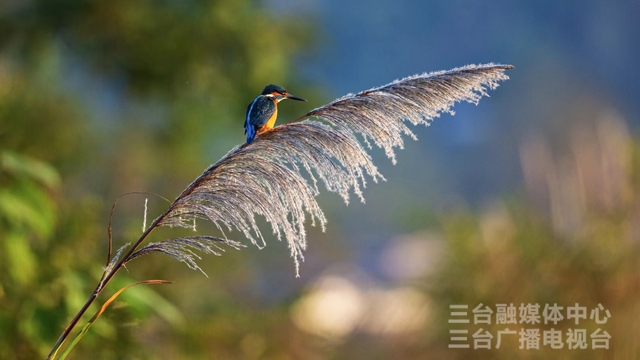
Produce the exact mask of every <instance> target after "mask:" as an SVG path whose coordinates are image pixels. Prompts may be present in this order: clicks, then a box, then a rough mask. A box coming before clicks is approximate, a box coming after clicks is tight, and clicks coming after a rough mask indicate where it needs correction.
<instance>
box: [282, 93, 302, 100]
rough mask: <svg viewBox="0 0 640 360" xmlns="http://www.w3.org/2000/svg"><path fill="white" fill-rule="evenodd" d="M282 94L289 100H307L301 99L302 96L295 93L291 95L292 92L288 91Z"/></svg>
mask: <svg viewBox="0 0 640 360" xmlns="http://www.w3.org/2000/svg"><path fill="white" fill-rule="evenodd" d="M284 96H285V97H286V98H287V99H291V100H298V101H307V100H305V99H303V98H301V97H298V96H295V95H292V94H289V93H286V94H285V95H284Z"/></svg>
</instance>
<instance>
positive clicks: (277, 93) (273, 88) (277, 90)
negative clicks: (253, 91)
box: [261, 84, 307, 101]
mask: <svg viewBox="0 0 640 360" xmlns="http://www.w3.org/2000/svg"><path fill="white" fill-rule="evenodd" d="M261 95H264V96H269V97H273V98H275V100H276V101H281V100H284V99H291V100H298V101H307V100H305V99H303V98H301V97H298V96H295V95H293V94H289V92H287V90H285V89H284V88H283V87H282V86H280V85H276V84H271V85H267V86H265V88H264V90H262V94H261Z"/></svg>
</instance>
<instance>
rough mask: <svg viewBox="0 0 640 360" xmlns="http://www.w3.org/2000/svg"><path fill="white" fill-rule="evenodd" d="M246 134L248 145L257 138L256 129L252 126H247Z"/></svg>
mask: <svg viewBox="0 0 640 360" xmlns="http://www.w3.org/2000/svg"><path fill="white" fill-rule="evenodd" d="M244 132H245V133H246V134H247V144H251V142H253V140H254V139H255V138H256V129H255V128H254V127H253V126H251V125H248V124H247V125H245V127H244Z"/></svg>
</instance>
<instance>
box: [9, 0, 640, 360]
mask: <svg viewBox="0 0 640 360" xmlns="http://www.w3.org/2000/svg"><path fill="white" fill-rule="evenodd" d="M639 18H640V3H639V2H637V1H632V0H628V1H615V2H605V1H589V0H587V1H583V0H580V1H578V0H569V1H562V2H557V1H519V2H512V1H506V0H498V1H492V2H469V1H457V0H454V1H446V2H444V1H442V2H430V1H415V0H414V1H410V0H396V1H393V2H389V1H380V0H368V1H363V0H356V1H350V2H346V1H338V0H327V1H319V0H265V1H248V0H212V1H198V0H191V1H178V0H165V1H125V0H113V1H107V2H105V1H93V0H65V1H49V0H26V1H25V0H4V1H2V2H0V358H2V359H16V358H19V359H31V358H43V357H44V356H45V355H46V354H47V353H48V352H49V350H50V349H51V347H52V345H53V344H54V343H55V340H56V339H57V337H58V336H59V334H60V333H61V331H62V330H63V328H64V327H65V326H66V324H67V323H68V321H69V320H70V318H71V317H72V316H73V315H74V314H75V313H76V312H77V311H78V309H79V308H80V307H81V306H82V304H83V303H84V301H85V300H86V298H87V297H88V296H89V295H90V294H91V292H92V291H93V289H94V287H95V285H96V283H97V281H98V279H99V278H100V274H101V271H102V268H103V266H104V260H105V257H106V250H107V231H106V230H107V223H108V220H109V211H110V209H111V205H112V202H113V201H114V200H115V199H116V198H117V197H118V196H119V195H121V194H123V193H125V192H130V191H149V192H154V193H158V194H160V195H162V196H164V197H167V198H170V199H173V198H175V197H176V196H177V195H178V194H179V193H180V192H181V190H182V189H183V188H185V187H186V186H187V185H188V184H189V183H190V182H191V181H192V180H193V179H195V178H196V177H197V176H198V175H199V174H200V173H201V171H202V170H203V169H205V168H206V167H207V166H208V165H209V164H211V163H213V162H215V161H216V160H218V159H219V158H220V157H222V156H223V155H224V154H225V153H226V152H227V151H228V150H230V149H231V148H232V147H233V146H235V145H236V144H239V143H242V142H243V141H244V140H245V137H244V134H243V128H242V124H243V118H244V114H245V111H246V106H247V104H248V103H249V102H250V101H251V100H252V99H253V98H254V97H255V96H256V95H257V94H259V92H260V91H261V90H262V88H263V87H264V85H266V84H269V83H277V84H280V85H283V86H285V87H286V88H287V89H288V90H289V91H291V92H292V93H294V94H296V95H299V96H302V97H304V98H306V99H308V100H309V102H307V103H297V102H288V103H284V104H283V105H282V106H281V107H280V117H279V121H280V123H282V122H284V121H286V120H287V119H292V118H294V117H296V116H299V115H301V114H304V113H305V112H306V111H308V110H310V109H312V108H314V107H316V106H320V105H322V104H325V103H326V102H328V101H330V100H332V99H334V98H336V97H338V96H341V95H344V94H345V93H348V92H357V91H361V90H365V89H367V88H370V87H374V86H379V85H382V84H385V83H387V82H390V81H392V80H394V79H397V78H401V77H404V76H408V75H412V74H415V73H422V72H425V71H427V72H428V71H435V70H445V69H450V68H453V67H458V66H463V65H466V64H470V63H486V62H497V63H507V64H513V65H515V66H516V68H515V69H514V70H511V71H509V72H508V75H509V76H510V77H511V80H509V81H507V82H504V83H502V84H501V86H500V88H498V89H497V90H495V91H491V92H490V96H491V97H490V98H484V99H482V100H481V101H480V103H479V105H478V106H474V105H470V104H458V105H457V106H456V107H455V110H456V115H455V116H453V117H452V116H450V115H448V114H447V115H443V116H442V117H441V118H439V119H437V120H436V121H435V122H434V123H433V125H432V126H431V127H429V128H417V129H415V133H416V134H417V135H418V137H419V138H420V141H418V142H414V141H411V140H407V143H406V146H405V149H404V150H402V151H399V152H398V154H397V155H398V156H397V159H398V164H397V165H396V166H393V165H392V164H391V162H390V161H389V159H387V158H386V157H385V156H384V154H383V153H382V152H381V151H379V150H378V149H376V150H374V151H373V152H372V155H373V157H374V160H375V162H376V164H377V165H378V166H379V167H380V170H381V172H382V173H383V174H384V175H385V177H386V179H387V182H382V183H378V184H375V183H373V182H371V183H370V184H369V185H368V187H367V188H366V189H365V192H364V195H365V197H366V199H367V203H366V205H365V204H361V203H358V202H355V201H354V202H352V203H350V204H349V206H345V205H344V203H343V202H342V201H341V199H340V198H339V197H338V196H337V195H335V194H330V193H323V194H321V195H320V196H319V199H318V200H319V202H320V204H321V205H322V207H323V210H324V211H325V213H326V214H327V218H328V220H329V224H328V228H327V231H326V233H322V232H320V231H319V230H318V229H317V228H309V248H308V250H307V252H306V253H305V258H306V261H305V262H304V263H303V264H302V266H301V277H300V278H296V277H295V272H294V265H293V261H292V259H291V258H290V257H289V251H288V249H287V248H286V244H285V243H283V242H278V241H277V240H276V239H275V238H273V237H269V238H268V239H267V242H268V246H267V247H266V248H264V249H262V250H260V249H258V248H256V247H253V246H248V247H247V248H246V249H242V250H241V251H236V250H233V249H230V250H228V251H227V252H226V253H224V254H223V256H221V257H215V256H205V257H204V258H203V260H202V261H201V262H200V264H201V266H202V267H203V269H204V270H205V271H206V272H207V274H208V275H209V277H208V278H207V277H205V276H203V275H202V274H201V273H198V272H194V271H191V270H189V269H188V268H187V267H186V266H184V265H183V264H180V263H178V262H176V261H174V260H173V259H171V258H169V257H165V256H160V255H152V256H149V257H143V258H140V259H139V260H136V261H135V262H132V263H131V264H129V266H128V272H126V271H123V272H121V273H120V274H119V275H118V276H117V277H116V279H115V281H114V282H113V283H111V284H110V286H109V287H108V288H107V290H106V291H105V293H104V294H103V295H102V296H103V298H102V299H103V301H104V300H106V299H107V298H108V296H110V294H112V293H113V292H115V291H116V290H117V289H118V288H119V287H121V286H124V285H126V284H128V283H131V282H134V281H138V280H144V279H167V280H174V281H175V283H174V284H173V285H163V286H155V287H142V286H140V287H136V288H133V289H131V290H128V291H127V292H125V293H124V294H123V295H121V296H120V297H119V300H118V301H116V302H115V303H114V304H113V305H112V306H111V307H110V308H109V310H108V311H107V312H106V313H105V315H104V316H103V317H102V318H101V319H100V320H99V321H98V322H97V323H96V324H95V325H94V326H93V327H92V328H91V330H90V332H89V333H88V335H87V336H85V338H84V339H83V340H82V341H81V342H80V344H79V345H78V346H77V347H76V349H74V352H72V356H71V358H74V359H83V358H88V357H89V356H91V357H93V358H99V359H426V358H438V359H467V358H486V359H502V358H504V359H513V358H545V359H547V358H562V359H589V358H593V359H609V358H616V359H637V358H638V357H639V356H640V345H639V344H638V342H637V339H638V337H639V336H640V329H639V328H638V324H639V323H640V322H639V321H638V320H640V263H639V260H640V255H639V254H640V252H639V251H640V244H639V240H640V146H639V143H638V139H639V136H640V135H639V132H638V129H639V125H640V105H639V104H640V102H638V99H640V72H638V71H637V61H638V59H639V58H640V46H639V45H638V44H639V43H638V38H639V36H640V22H638V19H639ZM144 200H145V197H144V196H129V197H126V198H123V199H122V200H121V201H120V204H119V207H118V209H117V211H116V214H115V216H114V222H113V229H114V241H115V246H120V245H122V244H124V243H126V242H129V241H134V240H135V239H137V237H138V236H139V235H140V232H141V226H142V221H143V211H144ZM166 206H167V203H166V202H164V201H163V200H161V199H158V198H156V197H149V217H151V218H153V217H155V216H157V215H158V214H159V213H160V212H162V211H163V210H164V209H165V208H166ZM149 220H150V219H149ZM200 231H201V232H203V233H214V231H213V229H211V228H210V227H207V224H204V223H203V224H201V225H200ZM184 232H185V230H182V232H180V231H176V230H170V229H160V231H157V232H156V233H154V236H153V237H152V240H154V241H158V240H162V239H164V238H167V237H168V236H171V235H172V234H176V233H184ZM265 233H267V230H265ZM228 235H229V236H230V237H231V238H235V239H236V240H244V239H242V238H241V235H240V234H238V233H237V232H233V233H230V234H228ZM480 303H482V304H484V305H483V306H486V305H488V306H489V307H490V308H492V309H493V311H494V313H495V312H496V306H495V305H496V304H511V303H512V304H514V306H515V307H516V308H517V307H519V306H520V304H528V303H532V304H536V303H537V304H540V305H541V309H540V312H542V307H544V304H546V303H548V304H553V303H557V304H558V305H559V306H564V307H567V306H572V305H574V304H575V303H579V304H580V305H581V306H585V307H587V308H588V309H589V311H590V310H591V309H593V308H595V307H597V305H598V304H602V305H603V306H604V308H606V309H607V310H609V311H610V313H611V318H610V319H609V320H608V321H607V323H606V324H602V325H599V324H597V323H596V322H595V320H589V319H587V320H585V321H583V322H581V323H580V326H575V325H574V324H573V320H572V321H566V320H565V321H563V322H560V323H558V325H557V326H552V325H544V324H540V325H539V326H538V328H540V331H541V332H542V331H543V330H548V329H550V328H551V327H553V328H555V329H556V330H557V329H560V330H561V331H562V332H563V341H564V340H566V335H565V334H566V332H567V331H568V330H569V329H572V328H585V329H587V334H588V335H590V334H591V333H592V332H593V331H595V330H596V328H601V329H602V330H604V331H606V332H607V333H608V334H610V335H611V339H610V343H609V344H610V346H609V350H604V349H597V350H593V349H592V346H591V345H592V344H591V339H590V338H588V339H587V342H588V349H587V350H568V349H567V344H565V346H564V348H563V349H561V350H554V349H551V348H550V347H549V346H543V344H542V342H541V343H540V350H520V349H518V346H519V341H518V337H517V336H512V337H510V338H506V337H505V338H504V339H503V340H502V345H501V347H500V349H495V345H496V344H495V341H496V338H497V332H498V331H500V330H504V329H505V325H496V324H495V321H492V325H485V324H482V325H475V324H473V319H472V317H471V319H472V321H471V323H470V324H467V325H464V326H460V325H458V326H457V327H456V326H453V324H449V323H448V320H449V319H450V318H451V314H450V311H451V310H450V309H449V305H453V304H466V305H468V306H469V313H470V314H471V310H472V309H474V308H475V307H476V306H477V305H478V304H480ZM95 310H97V307H96V308H95V309H94V308H92V310H91V311H90V312H89V313H93V312H94V311H95ZM494 315H495V314H494ZM565 315H566V314H565ZM481 327H482V328H483V329H484V330H488V331H489V332H490V333H491V334H492V335H493V336H494V339H493V346H492V349H491V350H480V349H477V350H474V349H473V344H474V342H473V340H472V338H471V335H472V334H473V333H475V332H476V331H477V330H478V329H480V328H481ZM509 327H510V328H511V329H512V330H513V329H516V330H518V331H519V330H520V328H522V327H526V328H531V326H524V325H519V324H518V325H509ZM460 328H461V329H467V330H468V331H469V341H468V342H467V343H469V344H470V345H471V346H470V348H469V349H449V348H448V345H449V344H451V343H452V341H451V339H450V336H451V335H450V333H449V331H450V330H451V329H460ZM484 330H483V331H484Z"/></svg>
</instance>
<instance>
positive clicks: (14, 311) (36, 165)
mask: <svg viewBox="0 0 640 360" xmlns="http://www.w3.org/2000/svg"><path fill="white" fill-rule="evenodd" d="M308 29H309V27H308V25H306V24H304V23H302V22H301V21H294V20H291V19H287V18H279V19H275V18H273V17H272V16H271V15H269V13H268V12H267V11H266V10H265V9H263V8H260V7H259V6H257V4H256V2H254V1H236V0H218V1H188V2H184V1H133V2H132V1H113V2H103V1H87V0H68V1H47V0H42V1H31V2H9V3H5V4H2V5H0V247H1V250H0V334H2V336H0V358H3V359H5V358H6V359H9V358H11V359H13V358H25V359H29V358H42V357H44V356H45V355H46V354H47V353H48V351H49V350H50V348H51V346H52V345H53V343H54V342H55V340H56V339H57V337H58V335H59V334H60V332H61V331H62V329H63V328H64V326H65V325H66V323H67V322H68V321H69V319H70V318H71V316H73V314H75V312H76V311H77V310H78V309H79V308H80V307H81V306H82V304H83V303H84V301H85V300H86V298H87V297H88V296H89V294H90V293H91V291H92V289H93V286H95V281H97V280H98V278H99V275H100V273H101V270H102V266H103V265H104V264H103V262H104V258H105V257H106V223H107V220H108V210H109V208H110V203H111V201H112V200H113V199H115V198H116V197H117V196H118V195H120V194H121V193H124V192H127V191H133V190H151V191H155V192H158V193H161V194H163V195H166V196H169V197H171V196H172V195H173V194H177V193H178V192H179V191H180V190H181V189H182V188H183V187H185V186H186V185H187V184H188V183H189V182H190V181H191V180H192V179H193V178H195V177H196V176H197V175H198V174H199V172H200V171H201V170H202V169H203V168H204V167H205V165H206V164H207V163H209V162H211V161H213V160H215V157H216V156H218V157H219V156H220V155H221V154H222V153H224V152H225V151H227V150H228V149H229V148H230V147H231V146H232V145H235V144H237V143H239V142H241V141H242V140H243V135H242V120H241V119H242V117H243V115H244V111H245V109H246V104H247V103H248V101H249V100H250V99H252V98H253V97H254V96H255V95H256V94H257V93H258V92H259V91H260V90H261V89H262V87H264V85H265V84H267V83H272V82H275V83H283V84H289V87H290V88H295V87H296V86H297V85H299V84H298V83H297V81H296V80H295V79H291V78H290V77H289V74H291V68H292V66H293V65H292V56H293V55H294V54H295V52H296V51H299V50H300V49H301V48H302V46H303V45H304V44H305V43H306V42H308V41H309V40H310V37H309V31H308ZM301 87H302V86H300V87H299V89H300V88H301ZM300 92H304V91H303V90H300ZM284 113H285V114H286V113H287V111H286V110H285V111H284ZM212 154H215V155H212ZM139 200H142V199H140V198H138V199H135V200H133V199H132V200H130V202H129V203H127V201H122V202H121V204H122V205H121V206H120V208H119V209H118V212H117V213H116V217H115V218H114V232H115V241H116V244H115V246H119V245H120V244H122V243H123V242H126V241H131V240H132V239H133V238H134V237H135V236H136V234H137V233H139V229H140V225H141V223H142V220H141V216H142V211H141V201H139ZM152 203H153V200H152ZM132 204H133V205H132ZM134 206H135V207H134ZM150 206H151V209H150V215H149V216H153V214H154V212H153V211H157V210H158V209H161V207H162V206H164V205H163V204H161V203H160V202H157V203H156V204H153V205H150ZM159 260H160V259H159ZM162 260H167V262H169V261H168V259H162ZM135 265H136V266H140V267H141V268H142V269H144V266H145V265H144V264H143V262H139V263H136V264H135ZM150 266H151V269H152V270H153V266H154V265H150ZM175 267H176V268H178V266H175ZM168 272H169V273H170V271H169V270H168ZM140 276H141V277H145V276H149V275H144V273H143V274H140ZM158 276H161V274H160V275H158ZM131 281H133V278H131V277H129V276H128V275H125V274H122V275H119V277H118V278H117V279H116V281H115V282H114V283H113V284H112V286H113V289H111V290H110V291H111V292H114V291H115V290H117V288H118V286H124V285H126V284H127V283H129V282H131ZM213 286H215V285H213ZM107 292H109V290H107ZM105 295H108V294H105ZM118 304H119V305H118ZM124 304H126V306H124V307H123V305H124ZM110 310H111V312H110V314H109V315H107V316H103V318H101V319H100V321H98V322H97V323H96V324H95V326H94V327H93V328H92V329H91V331H90V332H89V334H88V335H87V336H86V337H85V338H84V339H83V341H82V342H81V344H80V346H78V347H77V349H75V350H74V353H72V357H73V355H75V356H78V358H83V357H85V356H88V355H89V354H91V356H93V357H97V358H101V359H108V358H118V357H121V356H122V354H128V356H132V357H138V356H140V357H142V358H148V357H149V355H148V354H149V353H148V352H146V351H145V350H144V349H143V348H139V350H136V348H135V347H133V346H132V344H135V343H136V341H137V340H136V339H135V337H134V336H132V333H133V332H134V331H136V328H137V327H136V326H131V323H130V321H132V320H131V319H135V320H133V321H137V320H138V319H142V318H146V317H148V316H150V315H151V313H152V312H153V313H156V314H160V315H159V316H160V317H159V318H163V319H164V320H165V321H168V322H169V323H170V324H172V325H171V326H176V327H178V328H179V327H180V324H182V323H183V317H182V315H181V313H180V312H179V311H178V310H177V309H176V308H175V307H174V306H173V305H172V304H171V302H168V301H167V300H165V299H164V297H163V296H160V295H159V294H158V293H157V292H156V291H155V289H151V288H149V287H142V286H140V287H136V288H132V289H130V290H128V291H127V292H125V293H124V294H123V295H122V296H121V298H120V301H119V302H117V303H116V304H114V305H113V306H112V308H111V309H110ZM89 313H90V314H91V313H92V311H91V310H90V311H89ZM132 314H135V316H132ZM75 352H77V354H75Z"/></svg>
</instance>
